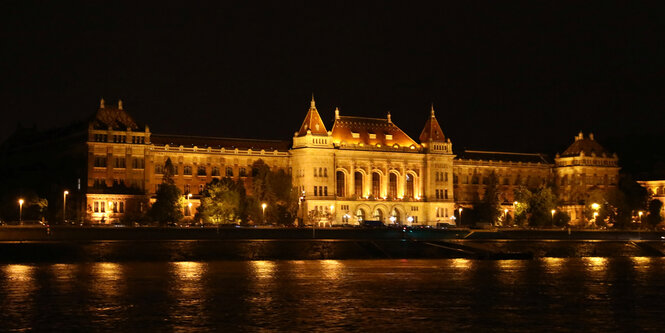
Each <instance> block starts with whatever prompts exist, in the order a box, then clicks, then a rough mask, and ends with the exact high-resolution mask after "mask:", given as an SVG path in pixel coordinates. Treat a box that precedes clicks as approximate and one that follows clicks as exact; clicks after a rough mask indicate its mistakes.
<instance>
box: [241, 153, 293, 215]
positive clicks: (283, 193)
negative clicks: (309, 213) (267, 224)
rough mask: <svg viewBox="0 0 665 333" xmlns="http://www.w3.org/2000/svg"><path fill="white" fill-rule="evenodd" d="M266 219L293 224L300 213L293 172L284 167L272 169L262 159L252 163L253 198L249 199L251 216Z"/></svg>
mask: <svg viewBox="0 0 665 333" xmlns="http://www.w3.org/2000/svg"><path fill="white" fill-rule="evenodd" d="M263 203H265V204H266V205H267V207H266V210H265V215H266V216H265V219H266V220H267V221H273V222H276V223H279V224H293V222H294V221H295V219H296V217H297V214H298V191H297V190H296V189H295V188H294V187H293V183H292V178H291V174H289V173H286V172H285V171H284V170H282V169H278V170H276V171H273V170H271V169H270V168H269V167H268V166H267V165H266V164H265V163H264V162H263V161H262V160H258V161H256V162H254V164H253V165H252V198H251V199H249V200H248V205H249V207H248V212H249V216H250V218H252V219H253V220H255V221H263V210H262V209H261V208H260V207H261V205H262V204H263Z"/></svg>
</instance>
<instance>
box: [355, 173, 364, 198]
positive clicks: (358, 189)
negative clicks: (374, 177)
mask: <svg viewBox="0 0 665 333" xmlns="http://www.w3.org/2000/svg"><path fill="white" fill-rule="evenodd" d="M353 182H354V189H353V191H354V193H355V194H356V195H357V196H359V197H362V196H363V174H362V173H360V172H358V171H356V172H355V173H354V174H353Z"/></svg>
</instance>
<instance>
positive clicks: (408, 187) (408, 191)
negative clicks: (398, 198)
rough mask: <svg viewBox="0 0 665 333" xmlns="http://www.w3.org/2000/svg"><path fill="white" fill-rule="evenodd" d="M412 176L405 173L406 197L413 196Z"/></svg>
mask: <svg viewBox="0 0 665 333" xmlns="http://www.w3.org/2000/svg"><path fill="white" fill-rule="evenodd" d="M413 189H414V186H413V176H412V175H406V197H407V198H413Z"/></svg>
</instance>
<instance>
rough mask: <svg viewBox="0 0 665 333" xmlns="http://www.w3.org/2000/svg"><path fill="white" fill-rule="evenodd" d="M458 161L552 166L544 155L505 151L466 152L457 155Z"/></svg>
mask: <svg viewBox="0 0 665 333" xmlns="http://www.w3.org/2000/svg"><path fill="white" fill-rule="evenodd" d="M457 159H461V160H477V161H500V162H522V163H543V164H551V163H552V162H550V161H549V159H548V158H547V156H546V155H544V154H529V153H511V152H504V151H482V150H465V151H463V152H462V153H457Z"/></svg>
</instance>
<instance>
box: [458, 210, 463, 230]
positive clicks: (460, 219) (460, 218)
mask: <svg viewBox="0 0 665 333" xmlns="http://www.w3.org/2000/svg"><path fill="white" fill-rule="evenodd" d="M457 211H458V212H459V225H460V227H461V226H462V207H460V208H459V209H458V210H457Z"/></svg>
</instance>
